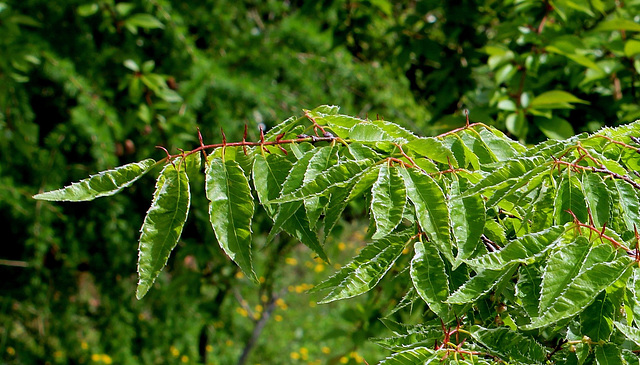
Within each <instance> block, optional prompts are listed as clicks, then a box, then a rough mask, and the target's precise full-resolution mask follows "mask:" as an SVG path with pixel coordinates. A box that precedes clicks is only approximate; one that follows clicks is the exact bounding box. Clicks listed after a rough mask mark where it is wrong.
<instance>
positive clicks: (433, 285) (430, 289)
mask: <svg viewBox="0 0 640 365" xmlns="http://www.w3.org/2000/svg"><path fill="white" fill-rule="evenodd" d="M414 251H415V255H414V256H413V259H412V260H411V271H410V273H411V280H412V281H413V286H414V287H415V288H416V290H417V291H418V294H420V297H421V298H422V299H423V300H424V301H425V302H426V303H427V305H428V306H429V308H431V310H432V311H434V312H435V313H436V314H437V315H438V316H439V317H440V318H443V319H444V320H445V321H446V320H447V319H448V318H450V317H451V313H450V312H449V311H450V308H449V306H448V305H447V304H445V303H444V301H445V300H447V298H448V297H449V277H448V276H447V273H446V271H445V266H444V262H443V261H442V257H440V253H439V252H438V250H437V249H436V248H435V247H434V246H433V245H431V244H430V243H429V242H427V243H426V244H423V243H422V242H416V243H415V245H414Z"/></svg>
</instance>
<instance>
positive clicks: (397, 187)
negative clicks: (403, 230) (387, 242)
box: [371, 164, 407, 240]
mask: <svg viewBox="0 0 640 365" xmlns="http://www.w3.org/2000/svg"><path fill="white" fill-rule="evenodd" d="M371 195H372V197H371V214H372V215H373V219H374V221H375V223H376V232H375V234H374V235H373V239H374V240H375V239H379V238H382V237H384V236H386V235H388V234H390V233H391V232H393V230H394V229H395V228H396V227H397V226H398V224H400V221H402V213H403V211H404V206H405V204H406V201H407V194H406V190H405V187H404V182H403V181H402V177H400V175H399V174H398V170H397V169H396V168H392V167H389V166H388V165H387V164H385V165H383V166H382V167H381V168H380V171H379V173H378V179H377V180H376V181H375V183H374V184H373V187H372V189H371Z"/></svg>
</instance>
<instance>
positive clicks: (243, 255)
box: [205, 158, 257, 280]
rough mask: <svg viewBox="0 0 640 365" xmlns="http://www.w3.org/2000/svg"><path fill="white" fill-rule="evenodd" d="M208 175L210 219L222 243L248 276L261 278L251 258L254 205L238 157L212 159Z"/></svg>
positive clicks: (207, 192)
mask: <svg viewBox="0 0 640 365" xmlns="http://www.w3.org/2000/svg"><path fill="white" fill-rule="evenodd" d="M205 174H206V182H205V190H206V194H207V199H209V219H210V221H211V226H212V227H213V231H214V233H215V234H216V238H217V239H218V243H219V244H220V247H221V248H222V249H223V250H224V252H225V253H226V254H227V256H229V258H230V259H232V260H233V261H234V262H235V263H236V264H238V266H240V268H241V269H242V271H243V272H244V273H245V275H246V276H247V277H249V278H250V279H253V280H257V278H256V274H255V273H254V271H253V265H252V260H251V220H252V219H253V210H254V206H253V197H252V196H251V188H250V187H249V181H248V180H247V177H246V176H245V175H244V172H243V171H242V169H241V168H240V165H239V164H238V162H236V161H234V160H227V161H223V160H222V159H221V158H212V159H211V160H210V161H209V166H208V168H207V171H206V172H205Z"/></svg>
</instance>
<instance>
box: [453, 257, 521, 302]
mask: <svg viewBox="0 0 640 365" xmlns="http://www.w3.org/2000/svg"><path fill="white" fill-rule="evenodd" d="M516 268H517V265H516V264H510V265H509V266H507V267H505V268H504V269H501V270H483V271H480V272H478V273H477V274H476V276H474V277H472V278H471V279H469V281H467V282H466V283H464V284H463V285H462V286H461V287H460V288H458V290H456V291H455V292H454V293H453V294H451V296H450V297H449V298H448V299H447V301H446V302H447V303H459V304H463V303H470V302H473V301H475V300H477V299H478V298H480V297H481V296H483V295H485V294H487V293H488V292H489V291H490V290H491V289H493V288H494V287H495V286H496V285H498V284H499V283H500V282H502V281H503V280H505V279H508V278H511V275H513V272H514V271H515V270H516Z"/></svg>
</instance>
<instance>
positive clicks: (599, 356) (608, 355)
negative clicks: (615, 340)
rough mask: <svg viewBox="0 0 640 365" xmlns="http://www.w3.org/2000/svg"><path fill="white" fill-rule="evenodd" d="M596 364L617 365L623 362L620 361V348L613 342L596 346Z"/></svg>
mask: <svg viewBox="0 0 640 365" xmlns="http://www.w3.org/2000/svg"><path fill="white" fill-rule="evenodd" d="M595 354H596V364H598V365H618V364H624V362H623V361H622V354H621V348H620V347H619V346H618V345H615V344H606V345H600V346H596V349H595Z"/></svg>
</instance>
